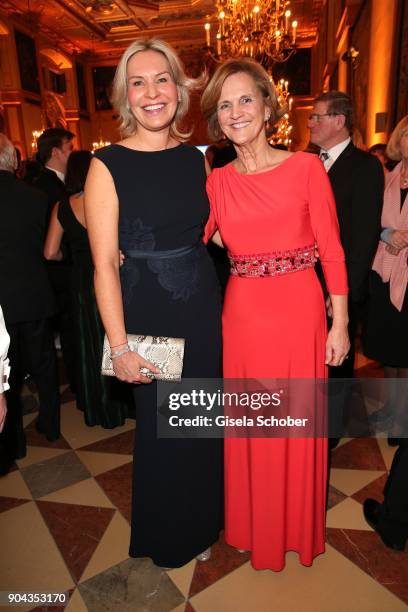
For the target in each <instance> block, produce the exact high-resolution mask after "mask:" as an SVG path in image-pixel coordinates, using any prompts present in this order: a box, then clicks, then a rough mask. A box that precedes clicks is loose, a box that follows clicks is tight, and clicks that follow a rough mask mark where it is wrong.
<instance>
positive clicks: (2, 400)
mask: <svg viewBox="0 0 408 612" xmlns="http://www.w3.org/2000/svg"><path fill="white" fill-rule="evenodd" d="M6 414H7V402H6V394H5V393H0V433H1V432H2V431H3V427H4V422H5V420H6Z"/></svg>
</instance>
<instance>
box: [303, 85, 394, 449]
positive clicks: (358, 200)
mask: <svg viewBox="0 0 408 612" xmlns="http://www.w3.org/2000/svg"><path fill="white" fill-rule="evenodd" d="M309 129H310V140H311V142H312V143H313V144H315V145H317V146H318V147H319V148H320V159H321V160H322V162H323V164H324V167H325V169H326V171H327V173H328V177H329V179H330V183H331V186H332V188H333V193H334V198H335V201H336V208H337V216H338V220H339V226H340V238H341V242H342V245H343V248H344V253H345V258H346V267H347V275H348V283H349V300H348V306H349V336H350V343H351V348H350V352H349V357H348V359H345V360H344V362H343V364H342V365H341V366H339V367H337V368H334V367H332V368H330V372H329V375H330V378H337V379H345V378H352V377H353V375H354V356H355V336H356V331H357V324H358V322H359V320H361V318H362V316H363V312H364V304H365V302H366V299H367V293H368V277H369V273H370V269H371V264H372V261H373V258H374V255H375V252H376V249H377V245H378V241H379V238H380V232H381V210H382V204H383V193H384V172H383V170H382V167H381V164H380V162H379V160H378V159H377V158H375V157H374V156H373V155H370V154H369V153H367V152H365V151H362V150H361V149H358V148H357V147H355V146H354V144H353V142H352V140H351V133H352V130H353V108H352V101H351V98H350V96H348V95H347V94H345V93H343V92H340V91H331V92H327V93H324V94H322V95H320V96H318V97H317V98H316V99H315V101H314V106H313V111H312V113H311V115H310V117H309ZM327 307H328V314H329V316H330V311H331V305H330V303H329V301H328V303H327ZM332 389H333V387H332ZM337 392H338V389H337V388H336V393H337ZM341 394H342V395H343V400H342V401H341V400H340V397H341ZM350 398H351V386H350V385H348V386H346V387H343V388H342V389H341V391H340V395H337V398H335V400H336V399H337V403H336V404H335V405H334V407H333V408H332V406H331V408H332V410H331V415H332V418H333V419H334V421H333V423H336V420H335V419H336V416H335V414H336V413H337V424H335V425H334V428H335V429H337V431H336V432H332V435H333V437H336V438H337V437H339V436H340V435H341V431H340V430H341V427H342V425H340V422H341V423H343V415H342V414H339V412H340V413H341V412H342V410H343V408H345V409H346V413H345V414H344V422H345V424H346V423H347V421H348V419H349V416H350V415H349V414H348V413H347V410H348V408H349V407H350ZM341 404H343V406H341ZM334 445H335V442H333V444H332V446H334Z"/></svg>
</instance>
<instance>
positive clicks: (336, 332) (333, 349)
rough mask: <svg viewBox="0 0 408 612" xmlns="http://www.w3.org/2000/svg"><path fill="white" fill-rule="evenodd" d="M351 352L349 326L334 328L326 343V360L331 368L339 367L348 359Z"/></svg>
mask: <svg viewBox="0 0 408 612" xmlns="http://www.w3.org/2000/svg"><path fill="white" fill-rule="evenodd" d="M349 350H350V340H349V336H348V331H347V326H346V325H342V326H338V327H337V326H334V325H333V326H332V328H331V329H330V331H329V334H328V336H327V341H326V360H325V364H326V365H329V366H339V365H341V364H342V363H343V361H344V360H345V359H346V358H347V356H348V352H349Z"/></svg>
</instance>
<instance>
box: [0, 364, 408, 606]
mask: <svg viewBox="0 0 408 612" xmlns="http://www.w3.org/2000/svg"><path fill="white" fill-rule="evenodd" d="M356 365H357V368H358V374H360V375H362V376H367V375H371V376H379V375H380V369H379V368H378V366H376V364H373V363H370V362H367V361H366V360H364V358H363V357H362V356H361V355H360V356H358V358H357V364H356ZM62 391H63V400H64V403H63V406H62V437H61V439H60V440H58V441H57V442H54V443H49V442H47V441H46V440H45V439H44V437H43V436H41V435H39V434H38V433H37V432H36V430H35V428H34V422H35V418H36V407H37V403H36V398H35V396H34V395H30V394H29V393H27V395H26V396H25V405H26V412H27V414H26V415H25V417H24V421H25V427H26V433H27V440H28V452H27V457H26V458H25V459H23V460H21V461H18V462H17V464H16V465H15V466H13V469H12V471H11V472H10V473H9V474H8V475H7V476H6V477H3V478H0V542H1V555H0V557H1V558H0V591H31V592H34V591H35V592H39V591H47V592H56V591H65V592H68V593H69V595H70V601H69V603H68V606H67V608H66V610H67V611H69V612H84V611H87V610H88V611H90V612H105V611H106V612H128V611H129V612H130V611H135V610H136V611H148V612H150V611H152V612H170V611H171V610H173V611H177V612H182V611H183V612H193V611H196V612H218V611H219V612H221V611H222V612H229V611H231V612H241V611H242V612H248V611H249V610H257V611H258V612H264V611H265V612H269V611H271V610H277V611H279V612H286V611H288V612H289V611H293V610H295V609H299V610H302V611H304V612H308V611H310V612H320V611H321V612H327V610H330V611H331V612H337V611H340V610H341V611H342V612H343V611H344V610H348V611H350V612H354V611H357V610H358V611H359V612H399V611H403V610H407V609H408V551H406V552H405V553H397V552H393V551H391V550H389V549H387V548H385V547H384V546H383V545H382V543H381V542H380V540H379V538H378V536H377V535H376V533H375V532H373V531H372V530H371V529H370V527H369V526H368V525H367V524H366V522H365V521H364V519H363V516H362V506H361V504H362V502H363V500H364V499H365V498H366V497H369V496H370V497H374V498H376V499H379V500H381V499H382V488H383V485H384V482H385V479H386V474H387V470H388V469H389V467H390V465H391V461H392V457H393V453H394V449H391V448H390V447H389V446H388V444H387V441H386V440H375V439H368V438H364V439H363V438H362V439H352V440H350V439H343V440H342V441H341V443H340V445H339V446H338V447H337V448H336V449H335V450H334V451H333V460H332V472H331V482H330V495H329V510H328V513H327V545H326V553H325V554H324V555H321V556H320V557H318V558H317V559H316V560H315V562H314V564H313V567H311V568H305V567H302V566H301V565H300V564H299V563H298V559H297V555H296V554H295V553H288V554H287V563H286V568H285V570H284V571H282V572H280V573H273V572H271V571H261V572H256V571H254V570H253V569H252V567H251V564H250V562H249V555H248V554H240V553H238V552H237V551H235V550H234V549H232V548H230V547H229V546H227V545H226V544H225V543H224V541H223V539H222V537H221V538H220V541H219V542H218V544H217V545H216V546H215V547H214V548H213V555H212V558H211V560H210V561H208V562H206V563H200V562H197V561H195V560H194V561H191V562H190V563H189V564H187V565H186V566H185V567H182V568H180V569H175V570H171V571H163V570H161V569H159V568H157V567H156V566H154V565H153V563H152V562H151V561H150V560H149V559H139V560H136V559H130V558H129V557H128V542H129V517H130V482H131V467H132V463H131V462H132V454H131V453H132V446H133V429H134V421H132V420H128V421H127V422H126V424H125V425H124V426H123V427H121V428H117V429H114V430H104V429H102V428H100V427H93V428H89V427H86V426H85V424H84V422H83V417H82V413H81V412H80V411H79V410H78V409H77V408H76V405H75V402H74V401H73V397H72V396H71V394H70V392H69V390H68V389H67V388H65V387H64V388H63V389H62ZM0 609H6V608H0ZM17 609H20V610H33V609H35V610H37V611H40V610H45V609H47V610H55V611H57V610H58V611H59V610H62V608H61V607H58V606H54V607H52V608H43V607H34V606H31V607H30V606H25V607H21V608H17Z"/></svg>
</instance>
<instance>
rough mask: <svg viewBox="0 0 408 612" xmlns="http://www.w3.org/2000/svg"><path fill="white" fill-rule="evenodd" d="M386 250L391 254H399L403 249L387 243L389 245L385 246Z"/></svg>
mask: <svg viewBox="0 0 408 612" xmlns="http://www.w3.org/2000/svg"><path fill="white" fill-rule="evenodd" d="M385 250H386V251H387V253H389V254H390V255H398V253H399V252H400V250H401V249H396V248H395V247H393V246H391V244H387V246H386V247H385Z"/></svg>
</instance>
